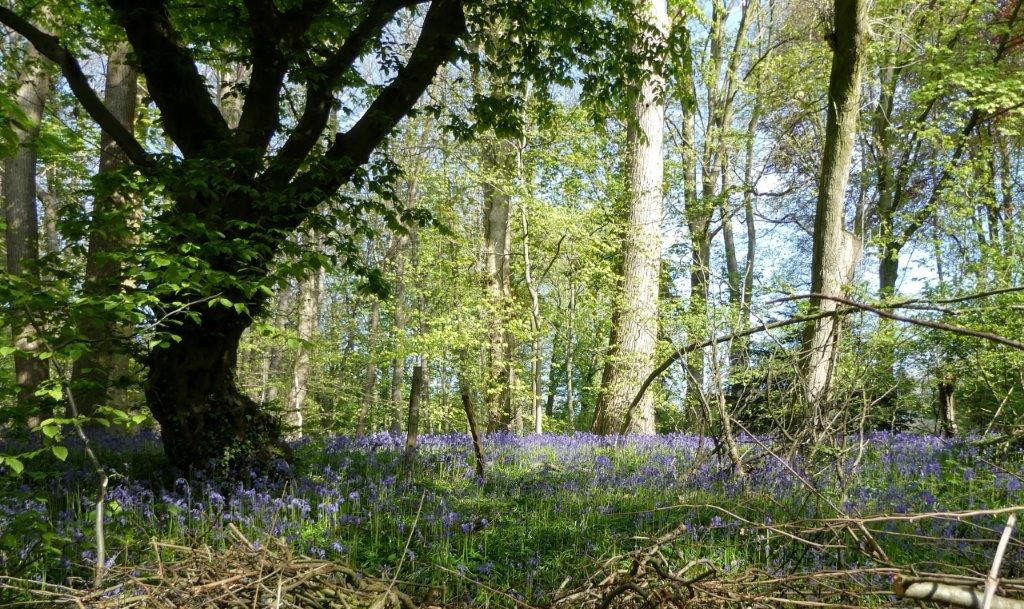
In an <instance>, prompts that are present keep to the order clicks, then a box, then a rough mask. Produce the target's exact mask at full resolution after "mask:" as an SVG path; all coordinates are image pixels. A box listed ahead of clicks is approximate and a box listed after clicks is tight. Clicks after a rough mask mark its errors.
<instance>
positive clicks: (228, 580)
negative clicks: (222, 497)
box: [0, 526, 418, 609]
mask: <svg viewBox="0 0 1024 609" xmlns="http://www.w3.org/2000/svg"><path fill="white" fill-rule="evenodd" d="M230 528H231V533H232V537H233V541H234V543H232V544H231V545H229V546H228V547H226V548H223V549H218V550H214V549H211V548H209V547H198V548H189V547H185V546H180V545H174V544H166V543H161V542H158V541H154V542H153V550H154V552H153V555H154V560H153V561H152V562H151V563H148V564H146V565H135V566H133V567H132V568H131V569H128V568H125V569H117V570H110V571H109V572H107V573H106V575H105V577H104V585H103V586H102V587H100V588H98V589H97V588H93V589H90V590H79V589H76V588H73V587H67V586H60V585H55V584H47V583H40V582H31V581H25V580H17V579H13V578H0V591H2V592H0V598H3V597H5V596H6V597H7V598H13V597H18V598H20V599H21V601H14V602H12V603H10V604H7V603H4V606H5V607H18V606H25V607H30V606H35V607H38V606H41V605H40V603H43V604H45V606H50V607H80V608H83V609H84V608H86V607H88V608H90V609H200V608H204V609H205V608H212V609H253V608H267V607H272V608H274V609H289V608H291V609H294V608H302V609H307V608H310V607H316V608H318V609H319V608H324V609H328V608H329V609H415V608H416V607H417V606H418V605H417V604H416V603H414V602H413V601H412V599H411V598H410V597H409V596H408V595H406V594H405V593H403V592H401V591H400V590H398V588H397V587H396V585H395V582H393V581H391V580H384V579H376V578H372V577H368V576H365V575H362V574H360V573H358V572H357V571H355V570H354V569H351V568H349V567H347V566H345V565H342V564H339V563H336V562H330V561H325V560H317V559H312V558H308V557H305V556H301V555H297V554H295V553H294V552H293V551H292V550H291V549H290V548H289V547H288V545H287V544H286V543H285V542H284V541H282V540H270V541H269V542H267V543H265V544H259V543H252V542H250V541H249V540H248V539H246V537H245V536H244V535H243V534H242V533H241V532H240V531H239V530H238V529H237V528H235V527H234V526H231V527H230Z"/></svg>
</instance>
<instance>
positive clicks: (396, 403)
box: [391, 236, 408, 433]
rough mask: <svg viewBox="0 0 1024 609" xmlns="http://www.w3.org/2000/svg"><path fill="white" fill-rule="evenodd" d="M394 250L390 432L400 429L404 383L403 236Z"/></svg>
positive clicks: (404, 239) (405, 239) (404, 241)
mask: <svg viewBox="0 0 1024 609" xmlns="http://www.w3.org/2000/svg"><path fill="white" fill-rule="evenodd" d="M397 239H398V242H397V249H396V252H395V282H394V293H393V294H392V299H393V301H394V315H393V317H392V320H391V321H392V324H391V332H392V334H393V335H394V344H395V353H394V355H393V356H392V358H391V433H399V432H400V431H401V430H402V412H403V409H402V386H403V385H404V384H405V369H406V364H405V353H404V349H405V346H404V342H405V323H406V319H405V318H406V315H405V253H404V250H405V245H406V243H407V242H408V239H407V238H406V237H405V236H400V237H397Z"/></svg>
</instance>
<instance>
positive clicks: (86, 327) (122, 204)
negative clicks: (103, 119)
mask: <svg viewBox="0 0 1024 609" xmlns="http://www.w3.org/2000/svg"><path fill="white" fill-rule="evenodd" d="M130 52H131V47H130V46H128V43H126V42H120V43H118V44H117V45H115V47H114V50H113V51H112V52H111V53H110V55H109V56H108V57H107V70H106V78H105V79H104V85H103V104H104V105H105V106H106V107H107V108H109V109H110V113H111V115H112V116H113V118H114V119H116V120H117V122H118V123H120V124H121V125H123V126H124V128H125V129H126V130H128V131H133V129H134V123H135V111H136V106H137V105H138V99H137V98H138V73H137V72H136V71H135V68H133V67H132V66H131V65H130V63H129V61H128V55H129V53H130ZM127 164H128V159H127V158H125V156H124V154H123V153H122V152H121V150H120V149H119V148H118V146H117V144H116V143H115V142H114V140H113V139H112V138H111V137H110V135H108V134H107V133H105V132H104V133H103V134H102V136H101V140H100V165H99V168H100V174H99V175H98V176H97V181H98V182H100V183H99V184H98V185H97V188H98V190H99V192H98V193H97V196H96V197H95V199H94V203H93V210H92V217H93V221H92V223H91V226H90V228H91V229H92V230H91V232H90V234H89V249H88V252H87V254H86V261H85V285H84V288H83V292H84V293H85V294H86V295H87V296H89V297H92V298H95V299H97V300H101V299H102V298H103V296H104V295H106V294H110V293H112V292H117V291H119V290H120V289H121V284H122V282H123V281H124V270H123V268H122V267H123V264H122V263H121V262H120V260H119V258H120V256H123V255H124V250H125V248H126V246H127V244H128V242H129V240H130V234H131V225H132V224H136V223H137V222H133V221H132V218H131V216H132V214H133V211H132V210H131V198H130V196H129V193H128V192H126V189H125V188H124V187H123V186H121V187H119V185H118V184H117V182H121V181H122V180H123V176H121V175H119V174H118V170H119V169H121V168H123V167H125V166H126V165H127ZM79 331H80V332H81V334H82V337H83V338H84V339H85V340H86V341H87V342H88V350H87V351H86V352H85V353H84V354H83V355H82V357H80V358H79V359H77V360H75V364H74V367H73V369H72V380H73V382H74V383H75V387H76V388H75V398H76V399H77V403H78V409H79V412H81V413H82V414H85V415H91V414H93V412H95V410H96V407H97V406H99V405H101V404H102V403H103V402H104V400H105V399H106V398H107V397H108V396H111V397H114V395H115V392H114V391H113V390H112V389H113V388H112V385H114V384H115V383H118V382H120V381H122V380H123V379H122V378H121V377H124V376H125V375H126V374H127V373H128V356H127V354H126V353H125V345H124V344H123V343H124V342H125V340H126V337H125V336H124V335H125V330H124V329H123V328H120V327H118V325H117V324H116V323H113V322H111V321H110V320H108V319H107V317H106V316H105V315H104V313H103V311H102V306H97V307H96V310H94V311H91V312H89V314H87V315H83V316H82V322H81V325H80V329H79ZM116 394H117V396H118V398H117V399H116V400H114V401H115V402H117V403H118V404H119V405H120V406H121V407H124V406H125V405H126V404H125V399H124V396H123V391H117V392H116Z"/></svg>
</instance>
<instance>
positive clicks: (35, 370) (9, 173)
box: [2, 47, 51, 424]
mask: <svg viewBox="0 0 1024 609" xmlns="http://www.w3.org/2000/svg"><path fill="white" fill-rule="evenodd" d="M25 55H26V57H25V60H26V62H25V68H24V71H23V72H22V74H21V75H20V77H19V83H18V89H17V92H16V95H17V97H16V99H15V103H17V104H18V107H19V109H20V110H21V112H22V113H23V114H24V118H25V122H24V123H16V124H13V125H12V127H13V129H14V133H15V135H16V137H17V143H18V146H17V149H16V150H15V153H14V156H12V157H11V158H8V159H6V160H5V161H4V164H3V185H2V188H3V190H2V194H3V200H4V212H5V217H6V220H7V231H6V240H5V245H6V249H7V272H8V273H10V274H11V275H16V276H20V277H22V278H24V279H25V280H27V281H28V282H29V283H30V285H31V283H33V282H38V281H39V268H38V266H37V263H38V261H39V217H38V215H37V213H36V151H35V140H36V136H37V135H38V134H39V125H40V123H41V122H42V118H43V106H44V105H45V103H46V98H47V97H48V96H49V93H50V86H51V80H50V74H49V72H48V71H47V70H46V69H45V67H44V66H43V65H42V58H41V57H40V56H39V54H38V53H37V52H36V51H35V48H34V47H29V48H28V50H27V51H26V53H25ZM15 306H17V304H15ZM31 315H32V312H31V311H29V310H27V308H26V310H23V311H22V310H12V311H11V332H12V338H13V341H14V343H13V344H14V348H15V349H17V350H18V352H17V353H16V354H15V356H14V373H15V379H16V381H17V383H18V388H19V397H18V399H19V402H20V403H22V404H26V405H27V404H32V403H35V398H34V397H33V394H34V393H35V391H36V388H38V387H39V385H40V384H41V383H42V382H43V381H45V380H46V378H47V376H48V375H49V368H48V366H47V364H46V361H45V360H42V359H39V358H38V357H35V354H36V353H38V352H40V351H42V350H43V345H42V343H41V341H40V340H39V339H38V338H37V334H36V328H35V327H34V326H33V320H32V318H31ZM44 414H45V413H44ZM34 422H35V417H34V416H33V417H32V418H30V420H29V423H30V424H32V423H34Z"/></svg>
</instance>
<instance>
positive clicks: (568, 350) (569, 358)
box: [552, 282, 576, 429]
mask: <svg viewBox="0 0 1024 609" xmlns="http://www.w3.org/2000/svg"><path fill="white" fill-rule="evenodd" d="M566 308H567V309H568V310H567V313H566V320H565V365H564V366H563V369H564V370H565V417H566V419H567V420H568V421H569V428H570V429H575V427H576V404H575V401H574V397H575V387H573V376H574V374H575V371H574V370H573V357H574V356H575V353H574V350H575V348H576V336H575V324H576V284H574V283H572V282H569V302H568V306H567V307H566ZM552 355H553V354H552Z"/></svg>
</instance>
